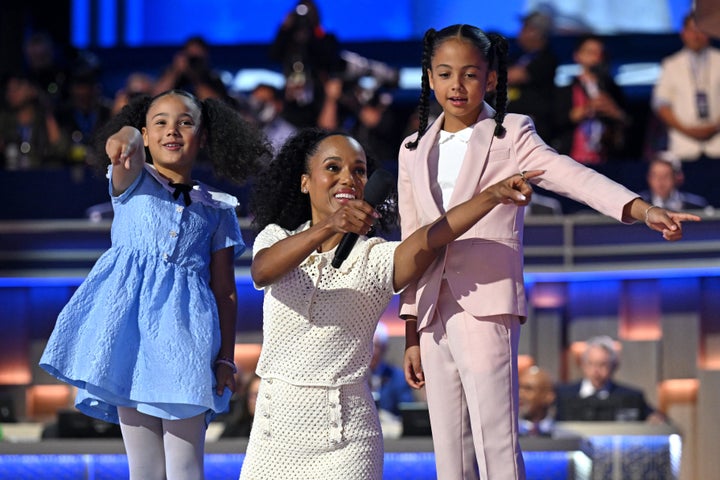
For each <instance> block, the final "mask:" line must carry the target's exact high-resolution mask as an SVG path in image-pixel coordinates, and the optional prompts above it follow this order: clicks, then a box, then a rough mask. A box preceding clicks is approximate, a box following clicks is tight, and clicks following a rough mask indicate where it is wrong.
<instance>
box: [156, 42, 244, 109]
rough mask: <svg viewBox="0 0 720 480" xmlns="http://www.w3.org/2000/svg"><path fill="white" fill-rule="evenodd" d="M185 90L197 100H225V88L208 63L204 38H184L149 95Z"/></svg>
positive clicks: (208, 57) (226, 94)
mask: <svg viewBox="0 0 720 480" xmlns="http://www.w3.org/2000/svg"><path fill="white" fill-rule="evenodd" d="M176 89H180V90H185V91H187V92H190V93H192V94H194V95H195V96H196V97H198V98H199V99H200V100H205V99H208V98H217V99H220V100H229V98H230V96H229V95H228V91H227V87H226V86H225V84H224V83H223V81H222V79H221V78H220V75H218V73H217V72H216V71H214V70H213V68H212V66H211V63H210V47H209V45H208V43H207V42H206V41H205V39H204V38H202V37H199V36H193V37H190V38H188V39H187V40H186V41H185V43H184V44H183V47H182V49H180V50H179V51H178V52H177V53H176V54H175V56H174V58H173V62H172V64H171V65H169V66H168V67H167V68H166V69H165V71H164V72H163V74H162V75H161V76H160V78H158V80H157V81H156V82H155V86H154V88H153V92H154V94H155V95H158V94H160V93H162V92H166V91H168V90H176Z"/></svg>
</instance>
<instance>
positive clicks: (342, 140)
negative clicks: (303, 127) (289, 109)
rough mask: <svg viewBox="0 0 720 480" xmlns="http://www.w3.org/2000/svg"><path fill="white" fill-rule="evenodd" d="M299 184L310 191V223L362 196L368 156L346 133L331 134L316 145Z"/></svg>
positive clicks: (365, 181) (325, 216)
mask: <svg viewBox="0 0 720 480" xmlns="http://www.w3.org/2000/svg"><path fill="white" fill-rule="evenodd" d="M307 171H308V173H306V174H303V176H302V179H301V183H300V186H301V188H302V189H303V191H305V192H307V193H308V194H309V195H310V205H311V210H312V220H313V223H317V222H319V221H321V220H323V219H325V218H327V217H329V216H330V215H332V214H333V213H335V212H336V211H337V210H338V209H339V208H340V207H341V206H342V204H343V203H346V202H348V201H349V200H353V199H362V198H363V195H364V191H365V184H366V183H367V158H366V156H365V151H364V150H363V149H362V147H361V146H360V144H359V143H358V142H357V141H356V140H355V139H352V138H350V137H347V136H345V135H331V136H329V137H326V138H324V139H323V140H322V141H320V143H319V144H318V145H317V148H316V149H315V153H313V154H312V155H311V156H310V158H309V161H308V167H307Z"/></svg>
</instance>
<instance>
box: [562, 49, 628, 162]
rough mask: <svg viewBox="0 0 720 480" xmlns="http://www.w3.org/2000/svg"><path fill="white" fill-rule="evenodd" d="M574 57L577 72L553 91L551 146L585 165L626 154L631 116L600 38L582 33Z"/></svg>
mask: <svg viewBox="0 0 720 480" xmlns="http://www.w3.org/2000/svg"><path fill="white" fill-rule="evenodd" d="M573 60H574V62H575V63H576V64H577V65H578V67H580V72H579V73H578V75H577V76H575V77H574V78H573V79H572V82H571V83H570V85H568V86H564V87H560V88H557V89H556V91H555V107H554V108H555V134H554V138H553V140H552V141H551V145H552V146H553V147H554V148H555V149H556V150H557V151H558V152H560V153H564V154H566V155H570V156H571V157H572V158H574V159H575V160H577V161H578V162H580V163H583V164H585V165H597V164H602V163H606V162H607V161H608V159H611V158H617V157H621V158H622V157H624V156H625V151H624V147H625V136H626V130H627V127H628V126H629V122H630V119H629V117H628V114H627V113H626V110H627V107H626V105H625V104H626V101H625V95H624V94H623V91H622V89H620V87H619V86H618V85H617V84H616V83H615V80H614V79H613V77H612V75H610V71H609V65H608V59H607V57H606V52H605V44H604V42H603V40H602V39H601V38H600V37H598V36H595V35H587V36H583V37H582V38H581V39H580V40H579V41H578V43H577V44H576V46H575V49H574V51H573Z"/></svg>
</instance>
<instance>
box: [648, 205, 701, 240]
mask: <svg viewBox="0 0 720 480" xmlns="http://www.w3.org/2000/svg"><path fill="white" fill-rule="evenodd" d="M700 220H701V219H700V217H698V216H697V215H693V214H691V213H683V212H673V211H671V210H666V209H664V208H661V207H655V206H652V207H650V208H648V209H647V211H646V212H645V225H647V226H648V227H649V228H651V229H652V230H655V231H656V232H660V233H662V236H663V238H664V239H665V240H667V241H669V242H675V241H677V240H680V239H681V238H682V222H699V221H700Z"/></svg>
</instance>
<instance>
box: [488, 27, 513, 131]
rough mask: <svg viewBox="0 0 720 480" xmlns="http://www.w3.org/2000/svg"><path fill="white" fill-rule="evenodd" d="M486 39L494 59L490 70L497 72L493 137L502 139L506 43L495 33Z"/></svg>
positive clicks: (504, 110) (505, 91)
mask: <svg viewBox="0 0 720 480" xmlns="http://www.w3.org/2000/svg"><path fill="white" fill-rule="evenodd" d="M488 38H489V39H490V43H491V45H492V46H491V48H490V50H491V51H492V55H493V57H494V62H492V63H490V68H491V69H492V68H494V69H495V70H496V71H497V86H496V87H495V112H496V113H495V136H496V137H502V136H503V135H505V127H504V126H503V121H504V120H505V114H506V113H507V103H508V101H507V98H508V88H507V70H508V42H507V40H506V39H505V37H503V36H502V35H499V34H497V33H491V34H489V35H488ZM493 63H494V65H493Z"/></svg>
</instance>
